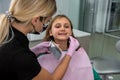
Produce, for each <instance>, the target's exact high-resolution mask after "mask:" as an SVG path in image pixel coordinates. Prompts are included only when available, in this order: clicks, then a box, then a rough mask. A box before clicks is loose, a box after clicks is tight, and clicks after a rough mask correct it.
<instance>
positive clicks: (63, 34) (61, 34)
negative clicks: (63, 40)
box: [58, 33, 67, 35]
mask: <svg viewBox="0 0 120 80" xmlns="http://www.w3.org/2000/svg"><path fill="white" fill-rule="evenodd" d="M58 35H67V33H58Z"/></svg>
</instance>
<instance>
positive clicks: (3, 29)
mask: <svg viewBox="0 0 120 80" xmlns="http://www.w3.org/2000/svg"><path fill="white" fill-rule="evenodd" d="M56 10H57V9H56V2H55V0H11V4H10V7H9V12H10V13H11V17H12V18H14V19H15V21H19V22H21V23H26V24H27V23H29V22H30V21H31V19H32V18H33V17H38V16H42V17H48V16H52V15H53V14H54V13H55V12H56ZM10 24H11V23H10V21H9V19H7V16H6V15H5V14H2V15H0V44H1V43H3V42H5V40H6V37H7V36H9V30H10V29H9V28H10Z"/></svg>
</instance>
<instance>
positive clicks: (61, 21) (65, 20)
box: [53, 17, 70, 24]
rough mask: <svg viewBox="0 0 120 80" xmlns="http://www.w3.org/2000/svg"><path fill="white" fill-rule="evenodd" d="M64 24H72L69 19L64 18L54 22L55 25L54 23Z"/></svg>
mask: <svg viewBox="0 0 120 80" xmlns="http://www.w3.org/2000/svg"><path fill="white" fill-rule="evenodd" d="M64 22H66V23H70V22H69V20H68V19H66V18H64V17H63V18H57V19H56V20H55V21H54V22H53V24H54V23H64Z"/></svg>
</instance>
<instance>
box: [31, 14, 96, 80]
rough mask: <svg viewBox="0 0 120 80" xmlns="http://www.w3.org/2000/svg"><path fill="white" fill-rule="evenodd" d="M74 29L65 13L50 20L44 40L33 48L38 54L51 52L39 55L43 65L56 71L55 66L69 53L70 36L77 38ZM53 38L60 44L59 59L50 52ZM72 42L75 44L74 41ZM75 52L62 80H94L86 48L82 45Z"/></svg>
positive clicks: (51, 70) (50, 70)
mask: <svg viewBox="0 0 120 80" xmlns="http://www.w3.org/2000/svg"><path fill="white" fill-rule="evenodd" d="M72 29H73V26H72V23H71V21H70V19H69V18H68V17H66V16H65V15H57V16H55V17H54V18H53V20H52V21H51V22H50V24H49V26H48V28H47V30H46V36H45V38H44V42H42V43H40V44H38V45H37V46H34V47H33V48H31V50H32V51H33V52H34V53H35V54H36V55H38V54H40V53H44V52H47V53H49V54H45V55H41V56H39V57H38V61H39V63H40V64H41V66H42V67H44V68H45V69H47V70H48V71H49V72H50V73H53V72H54V70H55V68H56V67H57V65H59V64H60V62H61V61H62V59H63V57H64V56H65V54H66V53H68V50H69V49H70V48H69V46H70V41H69V39H70V38H69V36H72V38H73V39H75V40H76V38H75V37H74V35H73V31H72ZM51 40H52V41H54V43H55V44H56V46H58V47H59V48H60V50H61V52H62V55H61V57H60V58H59V59H57V58H56V57H55V56H54V55H53V53H54V52H50V50H49V47H50V44H49V43H50V41H51ZM72 43H73V44H74V42H72ZM78 44H79V43H78ZM78 44H76V45H78ZM73 48H74V46H73ZM74 53H75V54H74V55H73V56H72V59H71V61H70V64H69V66H68V68H67V71H66V73H65V75H64V76H63V78H62V80H94V77H93V71H92V66H91V63H90V60H89V58H88V56H87V54H86V52H85V50H84V48H83V47H80V48H78V49H77V50H76V51H74ZM61 70H62V69H61Z"/></svg>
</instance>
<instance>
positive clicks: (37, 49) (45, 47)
mask: <svg viewBox="0 0 120 80" xmlns="http://www.w3.org/2000/svg"><path fill="white" fill-rule="evenodd" d="M49 47H50V42H47V41H46V42H41V43H40V44H38V45H36V46H34V47H32V48H31V51H32V52H34V53H35V54H36V56H38V55H39V54H40V53H45V52H47V53H50V51H49Z"/></svg>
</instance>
